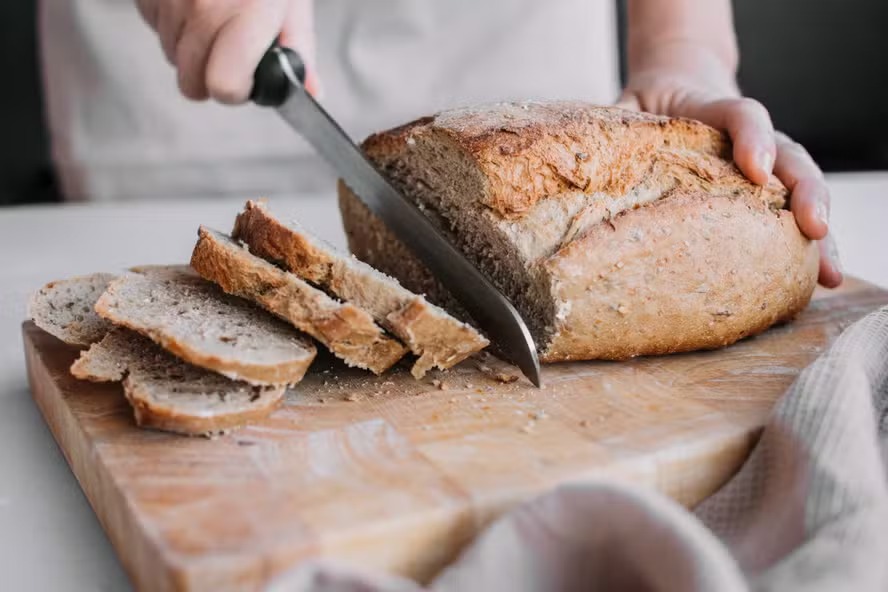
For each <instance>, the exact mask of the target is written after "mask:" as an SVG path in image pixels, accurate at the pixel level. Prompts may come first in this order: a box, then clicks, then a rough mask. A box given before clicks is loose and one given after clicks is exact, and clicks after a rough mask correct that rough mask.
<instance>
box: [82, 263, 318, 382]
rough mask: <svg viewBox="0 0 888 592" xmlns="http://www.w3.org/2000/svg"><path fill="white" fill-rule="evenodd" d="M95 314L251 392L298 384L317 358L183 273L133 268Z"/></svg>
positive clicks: (248, 308) (293, 337)
mask: <svg viewBox="0 0 888 592" xmlns="http://www.w3.org/2000/svg"><path fill="white" fill-rule="evenodd" d="M96 312H97V313H98V314H99V315H100V316H101V317H103V318H105V319H107V320H109V321H111V322H112V323H114V324H115V325H119V326H122V327H126V328H128V329H131V330H133V331H136V332H138V333H141V334H142V335H144V336H146V337H148V338H150V339H151V340H152V341H154V342H155V343H157V344H158V345H160V346H161V347H163V348H164V349H166V350H167V351H169V352H170V353H172V354H173V355H175V356H177V357H179V358H181V359H183V360H185V361H186V362H189V363H191V364H194V365H195V366H200V367H201V368H206V369H207V370H212V371H214V372H218V373H219V374H222V375H223V376H227V377H228V378H230V379H232V380H243V381H245V382H248V383H250V384H253V385H283V384H296V383H297V382H299V381H300V380H302V377H303V376H304V375H305V371H306V370H307V369H308V367H309V365H310V364H311V362H312V360H314V357H315V354H316V353H317V350H316V349H315V347H314V345H313V344H311V343H310V342H309V341H308V339H307V338H306V337H305V336H303V335H302V334H300V333H298V332H297V331H296V330H295V329H293V328H292V327H291V326H289V325H287V324H286V323H284V322H282V321H280V320H278V319H276V318H274V317H273V316H271V315H269V314H268V313H267V312H265V311H263V310H260V309H258V308H256V307H255V306H253V305H252V304H250V303H249V302H247V301H245V300H242V299H239V298H235V297H233V296H229V295H227V294H225V293H224V292H223V291H222V290H221V289H219V287H218V286H216V285H215V284H213V283H211V282H208V281H207V280H204V279H203V278H201V277H200V276H198V275H197V274H196V273H194V271H193V270H191V269H190V268H188V267H184V266H169V267H164V266H156V267H151V266H146V267H139V268H134V269H133V273H129V274H126V275H124V276H121V277H120V278H118V279H116V280H114V281H113V282H111V284H110V285H109V286H108V289H107V291H106V292H105V293H104V294H102V296H101V297H100V298H99V300H98V302H97V303H96Z"/></svg>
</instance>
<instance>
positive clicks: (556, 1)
mask: <svg viewBox="0 0 888 592" xmlns="http://www.w3.org/2000/svg"><path fill="white" fill-rule="evenodd" d="M613 4H614V3H613V2H612V1H610V0H545V1H543V0H319V1H318V2H317V3H316V8H315V11H316V18H317V33H318V68H319V72H320V75H321V77H322V79H323V85H324V100H323V103H324V105H325V107H326V108H327V109H328V110H329V111H330V112H331V113H332V114H333V115H334V116H335V117H336V118H337V119H338V120H339V121H340V123H342V125H343V126H344V127H345V129H346V130H347V131H348V132H349V133H350V134H351V135H352V136H353V137H355V138H358V139H361V138H363V137H364V136H366V135H367V134H369V133H371V132H373V131H377V130H380V129H384V128H387V127H392V126H394V125H398V124H400V123H404V122H406V121H407V120H409V119H413V118H415V117H419V116H422V115H427V114H429V113H431V112H433V111H436V110H440V109H443V108H447V107H456V106H460V105H466V104H470V103H476V102H481V101H492V100H503V99H519V98H529V99H533V98H537V99H539V98H583V99H587V100H590V101H594V102H600V103H607V102H610V101H612V100H614V99H615V98H616V96H617V91H618V74H617V57H616V53H617V52H616V41H615V39H616V33H615V24H614V21H615V20H614V14H613ZM40 27H41V34H40V39H41V50H42V60H43V69H44V83H45V89H46V105H47V115H48V121H49V129H50V134H51V140H52V153H53V160H54V163H55V165H56V168H57V172H58V173H59V178H60V180H61V185H62V189H63V192H64V194H65V195H66V196H67V197H68V198H69V199H77V200H81V199H96V200H110V199H130V198H147V197H178V196H204V195H205V196H213V195H225V194H241V195H245V196H258V195H269V194H282V193H283V194H286V193H295V192H298V191H306V190H314V189H319V188H324V189H329V187H330V186H331V179H332V176H333V175H332V172H330V171H329V170H328V169H327V168H326V167H323V166H319V164H318V163H319V161H318V159H317V157H316V156H315V155H314V154H313V153H312V151H311V149H310V148H309V147H308V146H307V145H305V144H304V143H303V142H302V140H301V139H300V138H298V136H297V135H296V134H295V133H294V132H293V131H291V130H290V129H289V128H288V127H287V126H286V125H285V124H284V123H283V122H282V121H281V120H280V119H279V117H278V116H277V114H276V113H274V112H273V111H271V110H266V109H262V108H259V107H256V106H253V105H244V106H240V107H227V106H221V105H217V104H213V103H193V102H189V101H188V100H187V99H185V98H183V97H181V96H180V95H179V92H178V88H177V86H176V78H175V73H174V71H173V69H172V68H171V66H170V65H169V64H168V63H167V62H166V60H165V59H164V57H163V54H162V52H161V49H160V46H159V43H158V40H157V38H156V36H155V35H154V34H153V32H151V31H150V30H149V29H148V27H147V25H145V24H144V23H143V22H142V20H141V19H140V17H139V15H138V13H137V11H136V8H135V2H134V0H43V1H42V2H41V13H40Z"/></svg>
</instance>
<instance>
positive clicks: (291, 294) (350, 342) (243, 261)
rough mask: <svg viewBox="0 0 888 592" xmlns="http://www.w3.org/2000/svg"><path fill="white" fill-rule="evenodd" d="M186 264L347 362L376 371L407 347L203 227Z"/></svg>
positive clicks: (347, 308)
mask: <svg viewBox="0 0 888 592" xmlns="http://www.w3.org/2000/svg"><path fill="white" fill-rule="evenodd" d="M220 238H224V239H225V240H226V241H227V242H228V244H227V245H226V244H225V243H224V242H223V241H222V240H220ZM191 266H192V267H193V268H194V269H195V270H196V271H197V272H198V273H199V274H200V275H201V276H202V277H203V278H204V279H207V280H210V281H212V282H214V283H216V284H218V285H219V286H220V287H221V288H222V289H223V290H225V292H227V293H229V294H234V295H236V296H240V297H243V298H247V299H249V300H252V301H254V302H256V303H257V304H259V305H260V306H262V307H263V308H264V309H266V310H268V311H269V312H271V313H273V314H275V315H277V316H278V317H280V318H282V319H284V320H286V321H288V322H290V323H292V324H293V325H294V326H295V327H296V328H297V329H299V330H301V331H305V332H306V333H308V334H309V335H311V336H312V337H314V338H315V339H317V340H318V341H320V342H321V343H323V344H324V345H325V346H326V347H328V348H329V349H330V351H332V352H333V353H334V354H336V355H337V356H339V357H340V358H342V359H343V360H344V361H345V362H346V363H347V364H349V365H352V366H357V367H359V368H365V369H368V370H371V371H372V372H374V373H375V374H382V373H383V372H385V371H386V370H388V369H389V368H390V367H391V366H392V365H394V364H395V363H396V362H397V361H398V360H400V359H401V358H402V357H403V356H404V354H405V353H406V352H407V350H406V348H405V347H404V346H403V345H401V344H400V343H398V342H397V341H396V340H394V339H392V338H391V337H388V336H387V335H386V334H385V332H384V331H383V330H382V329H381V328H380V327H379V326H377V325H376V323H374V322H373V319H372V318H371V317H370V315H369V314H368V313H367V312H365V311H363V310H361V309H360V308H357V307H355V306H353V305H351V304H348V303H340V302H337V301H335V300H333V299H331V298H330V297H329V296H327V295H326V294H324V293H323V292H321V291H320V290H317V289H316V288H314V287H312V286H310V285H308V284H306V283H305V282H304V281H302V280H300V279H299V278H298V277H296V276H295V275H293V274H291V273H287V272H285V271H282V270H281V269H278V268H277V267H275V266H274V265H272V264H271V263H268V262H267V261H265V260H263V259H260V258H259V257H257V256H256V255H253V254H251V253H250V252H249V251H248V250H246V249H244V248H241V247H238V246H236V245H235V244H234V243H233V242H231V241H230V239H228V237H223V235H221V234H219V233H214V232H213V231H211V230H209V229H207V228H204V227H201V228H200V230H199V231H198V240H197V244H195V246H194V252H193V253H192V255H191Z"/></svg>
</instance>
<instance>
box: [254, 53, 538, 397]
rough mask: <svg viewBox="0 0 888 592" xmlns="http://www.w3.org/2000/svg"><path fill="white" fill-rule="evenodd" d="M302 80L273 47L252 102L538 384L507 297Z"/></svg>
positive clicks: (525, 334) (534, 361) (533, 355)
mask: <svg viewBox="0 0 888 592" xmlns="http://www.w3.org/2000/svg"><path fill="white" fill-rule="evenodd" d="M304 82H305V65H304V63H303V61H302V59H301V58H300V57H299V54H297V53H296V52H295V51H293V50H291V49H289V48H285V47H281V46H279V45H278V44H276V43H275V44H274V45H272V46H271V48H269V50H268V51H267V52H266V53H265V55H264V56H263V58H262V60H261V61H260V62H259V65H258V66H257V68H256V72H255V74H254V77H253V91H252V94H251V96H250V98H251V99H252V100H253V102H255V103H256V104H257V105H261V106H265V107H275V108H276V109H277V111H278V113H279V114H280V115H281V116H282V117H283V118H284V120H285V121H286V122H287V123H288V124H290V126H291V127H293V128H294V129H295V130H296V131H297V132H299V134H300V135H302V137H304V138H305V139H306V140H307V141H308V142H309V144H311V145H312V147H314V149H315V150H316V151H317V152H318V153H319V154H320V155H321V156H322V157H323V158H324V159H325V160H326V161H327V162H328V163H329V164H330V165H331V166H332V167H333V169H334V170H335V171H336V172H337V173H338V174H339V176H340V177H341V178H342V180H343V182H344V183H345V184H346V185H347V186H348V187H349V188H350V189H351V190H352V191H353V192H354V194H355V195H357V196H358V197H359V198H360V199H361V201H363V202H364V203H365V204H366V205H367V207H369V208H370V210H371V211H372V212H373V213H374V214H376V216H378V217H379V218H380V219H381V220H382V221H383V222H384V223H385V225H386V226H387V227H388V228H389V229H390V230H391V231H392V232H393V233H394V234H395V236H397V237H398V238H399V239H400V240H401V242H403V243H404V245H405V246H407V248H408V249H410V250H411V251H412V252H413V254H415V255H416V256H417V257H418V258H419V260H420V261H422V263H424V264H425V266H426V267H427V268H428V269H429V271H430V272H431V273H432V274H433V275H434V276H435V277H436V278H438V279H439V280H440V281H441V283H442V284H443V285H444V287H446V288H447V290H449V291H450V293H451V294H452V295H453V296H454V297H455V298H456V299H457V300H458V301H459V302H460V304H462V305H463V307H464V308H465V309H466V311H467V312H468V313H469V314H470V315H471V317H472V319H473V320H474V321H475V323H477V325H478V327H479V328H480V329H481V331H482V332H483V333H484V334H485V335H486V337H487V338H488V339H489V340H490V341H491V342H492V343H493V344H494V345H495V346H496V348H497V349H498V350H499V352H500V353H501V354H502V355H503V356H504V357H505V358H506V359H507V360H508V361H510V362H512V363H513V364H515V365H516V366H518V368H520V369H521V371H522V372H523V373H524V375H525V376H526V377H527V378H528V379H529V380H530V381H531V382H532V383H533V384H534V385H536V386H538V387H539V386H541V381H540V362H539V358H538V357H537V352H536V346H535V344H534V342H533V337H531V335H530V331H529V330H528V328H527V325H526V324H525V323H524V320H523V319H522V318H521V315H519V314H518V311H517V310H516V309H515V307H514V306H513V305H512V303H511V302H509V299H508V298H506V297H505V295H503V293H502V292H500V291H499V289H497V287H496V286H494V285H493V284H492V283H491V282H490V280H489V279H487V277H486V276H485V275H484V274H483V273H481V271H480V270H478V268H476V267H475V266H474V265H473V264H472V263H471V262H470V261H469V260H468V259H467V258H466V257H465V256H464V255H463V254H462V253H461V252H460V251H459V250H458V249H457V248H456V247H454V246H453V244H451V243H450V241H449V240H448V238H447V237H445V236H444V234H442V233H441V232H440V231H439V230H438V229H437V228H436V227H435V225H434V224H432V222H430V221H429V219H428V218H427V217H426V216H425V214H423V213H422V212H421V211H420V210H419V208H418V207H416V205H415V204H414V203H413V202H411V201H409V200H408V199H406V198H405V197H404V196H402V195H401V193H400V192H398V191H397V190H396V189H395V188H394V187H392V185H391V184H390V183H389V182H388V181H387V180H386V179H385V177H384V176H383V175H382V174H381V173H380V172H379V171H378V170H377V169H376V167H375V166H374V165H373V164H372V163H371V162H370V161H369V160H368V159H367V157H366V156H365V155H364V153H363V151H362V150H361V149H360V148H359V147H358V146H357V145H355V143H354V142H352V140H351V139H350V138H349V137H348V135H347V134H346V133H345V132H344V131H343V130H342V128H341V127H340V126H339V125H338V124H337V123H336V121H334V120H333V118H332V117H330V115H329V114H328V113H327V112H326V111H325V110H324V108H323V107H321V106H320V105H319V104H318V103H317V101H315V100H314V98H313V97H312V96H311V95H310V94H309V93H308V92H307V91H306V90H305V86H304Z"/></svg>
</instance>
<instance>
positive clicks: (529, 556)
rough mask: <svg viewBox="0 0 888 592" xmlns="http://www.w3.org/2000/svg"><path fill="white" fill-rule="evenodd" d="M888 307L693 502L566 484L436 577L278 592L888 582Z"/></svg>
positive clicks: (804, 380)
mask: <svg viewBox="0 0 888 592" xmlns="http://www.w3.org/2000/svg"><path fill="white" fill-rule="evenodd" d="M886 452H888V307H885V308H882V309H881V310H878V311H876V312H873V313H871V314H870V315H869V316H867V317H865V318H864V319H861V320H860V321H858V322H857V323H855V324H854V325H852V326H851V327H850V328H848V329H847V330H846V331H845V332H844V333H843V334H842V335H841V336H840V337H839V338H838V339H837V340H836V341H835V343H834V344H833V345H832V346H831V347H830V348H829V349H828V350H827V351H826V352H825V353H824V354H823V355H821V356H820V357H819V358H818V359H817V360H816V361H815V362H814V363H813V364H812V365H811V366H809V367H808V368H806V369H805V370H804V371H803V372H802V373H801V374H800V375H799V377H798V379H797V380H796V381H795V383H793V385H792V387H791V388H790V389H789V390H788V391H787V392H786V394H785V395H784V396H783V397H782V398H781V400H780V401H779V402H778V403H777V405H776V407H775V408H774V411H773V413H772V415H771V417H770V419H769V421H768V423H767V425H766V427H765V429H764V431H763V434H762V437H761V439H760V441H759V442H758V444H757V446H756V448H755V449H754V451H753V452H752V454H751V455H750V457H749V459H748V460H747V462H746V463H745V465H744V466H743V467H742V469H741V470H740V471H739V473H738V474H737V475H736V476H735V477H733V478H732V479H731V480H730V481H729V482H728V483H727V484H726V485H725V486H724V487H722V488H721V490H720V491H718V492H717V493H715V494H714V495H713V496H711V497H710V498H709V499H707V500H705V501H704V502H703V503H702V504H700V505H699V506H698V507H697V508H696V509H695V510H694V511H693V512H690V511H688V510H686V509H684V508H682V507H681V506H679V505H678V504H676V503H674V502H672V501H671V500H669V499H668V498H666V497H665V496H663V495H660V494H658V493H656V492H653V491H650V490H645V489H641V488H636V487H631V486H627V485H619V484H615V483H608V482H604V481H602V482H584V483H576V484H570V485H564V486H562V487H559V488H558V489H556V490H554V491H552V492H550V493H547V494H544V495H542V496H540V497H538V498H537V499H535V500H533V501H531V502H529V503H527V504H524V505H523V506H520V507H519V508H517V509H516V510H514V511H512V512H510V513H509V514H507V515H506V516H504V517H502V518H500V519H499V520H498V521H496V522H495V523H494V524H493V525H492V526H490V527H489V528H488V529H487V530H486V531H485V532H483V533H482V534H481V535H480V536H479V537H478V538H477V539H476V540H475V542H474V543H473V544H472V545H471V546H470V547H469V548H468V549H467V550H466V551H465V552H464V553H463V554H462V556H461V557H460V558H459V559H458V560H457V561H456V562H455V563H454V564H453V565H451V566H450V567H448V568H447V569H445V570H444V571H443V572H442V573H441V574H439V575H438V576H437V577H436V578H435V579H434V580H433V581H432V583H431V584H430V585H429V587H428V588H423V587H420V586H419V585H417V584H415V583H413V582H410V581H408V580H405V579H402V578H398V577H394V576H387V575H384V574H368V573H364V572H361V571H356V570H354V569H352V568H349V567H347V566H342V565H339V564H336V563H330V562H326V561H319V562H315V563H311V564H307V565H303V566H302V567H301V568H298V569H297V570H296V571H294V572H291V573H289V574H285V575H284V576H282V577H281V578H280V579H279V580H278V581H276V582H274V583H273V584H272V585H271V586H270V588H269V589H270V590H273V591H275V592H278V591H284V590H286V591H288V592H289V591H311V592H358V591H360V592H408V591H409V592H417V591H420V590H426V589H429V590H434V591H436V592H456V591H464V590H465V591H474V590H508V591H510V592H543V591H546V592H550V591H551V592H557V591H565V592H567V591H572V590H591V591H595V590H631V591H651V592H653V591H658V592H667V591H668V592H671V591H676V592H678V591H681V592H710V591H720V592H734V591H737V592H740V591H751V590H756V591H788V592H795V591H802V590H804V591H806V592H820V591H823V592H826V591H832V590H836V591H843V590H849V591H852V590H853V591H854V592H868V591H884V590H888V488H886V458H888V455H886Z"/></svg>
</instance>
